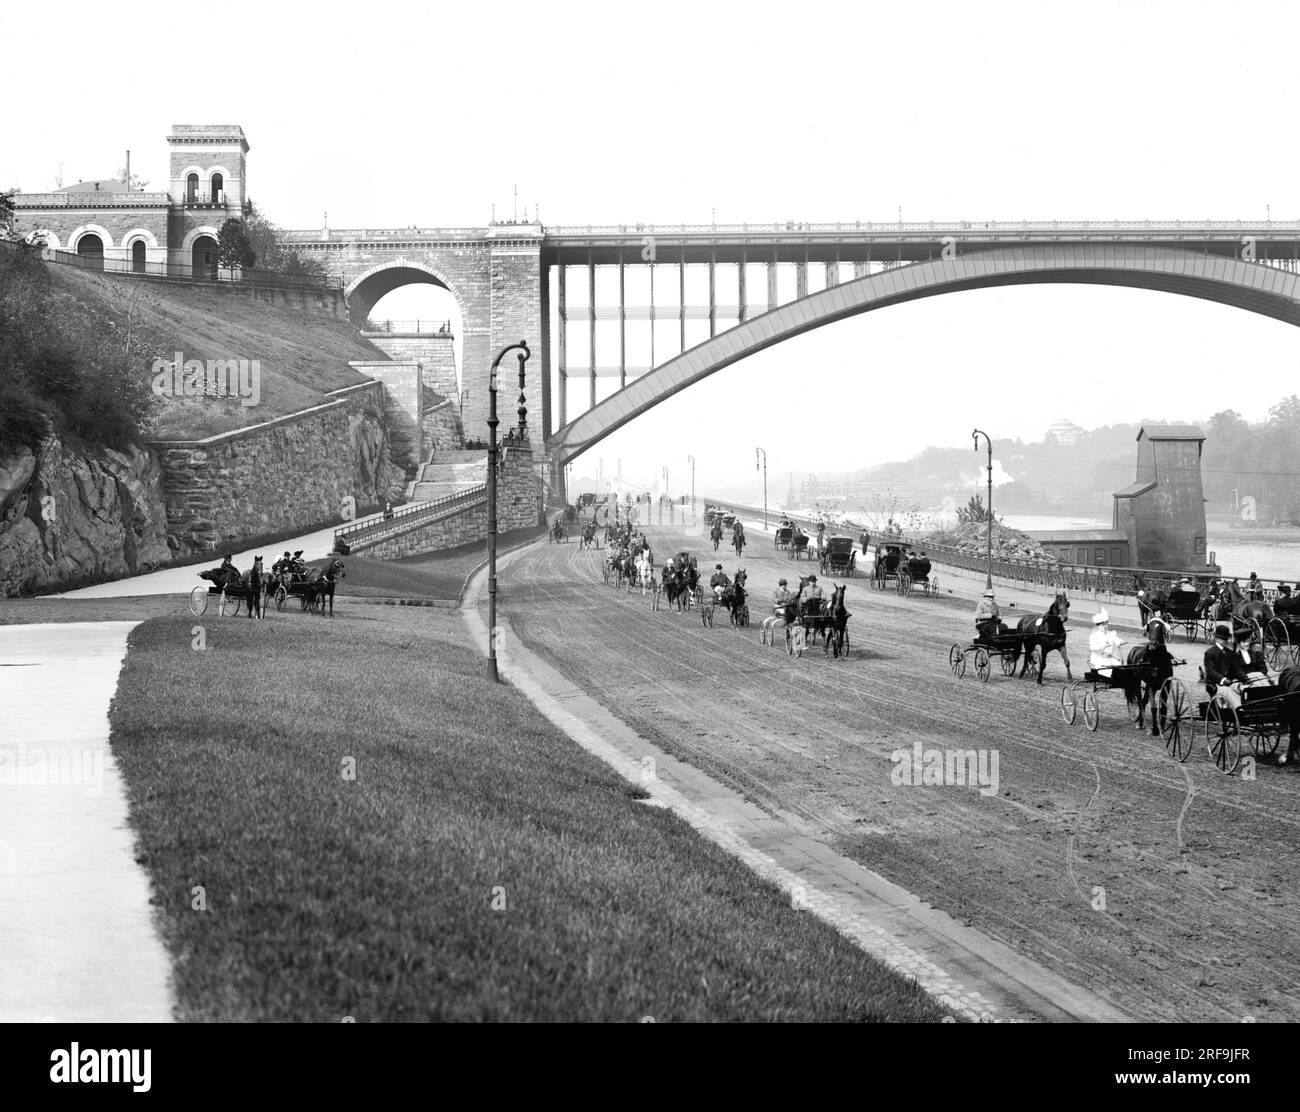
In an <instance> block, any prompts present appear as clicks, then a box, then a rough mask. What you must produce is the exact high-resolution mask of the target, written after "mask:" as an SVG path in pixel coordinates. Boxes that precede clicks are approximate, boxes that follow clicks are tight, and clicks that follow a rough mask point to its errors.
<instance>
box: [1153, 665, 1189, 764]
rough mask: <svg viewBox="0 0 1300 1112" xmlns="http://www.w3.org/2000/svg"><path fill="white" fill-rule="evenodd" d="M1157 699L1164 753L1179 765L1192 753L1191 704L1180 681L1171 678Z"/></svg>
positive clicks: (1163, 686)
mask: <svg viewBox="0 0 1300 1112" xmlns="http://www.w3.org/2000/svg"><path fill="white" fill-rule="evenodd" d="M1158 698H1159V701H1160V715H1161V718H1162V719H1163V721H1162V722H1161V724H1160V735H1161V736H1162V737H1163V738H1164V739H1165V752H1166V753H1168V754H1169V755H1170V756H1171V757H1173V758H1174V760H1176V761H1178V763H1179V764H1181V763H1182V762H1183V761H1185V760H1187V758H1188V755H1189V754H1190V753H1191V751H1192V702H1191V700H1190V699H1189V698H1188V697H1187V688H1185V687H1184V686H1183V684H1182V681H1181V680H1176V679H1173V678H1172V677H1171V678H1170V679H1167V680H1165V682H1164V684H1163V685H1162V686H1161V688H1160V694H1159V696H1158Z"/></svg>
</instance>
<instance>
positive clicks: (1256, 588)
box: [1246, 571, 1264, 602]
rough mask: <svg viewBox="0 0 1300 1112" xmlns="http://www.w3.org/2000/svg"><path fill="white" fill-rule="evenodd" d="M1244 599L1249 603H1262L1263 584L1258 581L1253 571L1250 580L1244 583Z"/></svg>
mask: <svg viewBox="0 0 1300 1112" xmlns="http://www.w3.org/2000/svg"><path fill="white" fill-rule="evenodd" d="M1246 599H1247V601H1249V602H1263V601H1264V584H1263V583H1261V582H1260V581H1259V576H1258V575H1256V574H1255V573H1254V572H1253V571H1252V572H1251V573H1250V578H1249V579H1248V580H1247V581H1246Z"/></svg>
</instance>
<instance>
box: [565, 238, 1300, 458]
mask: <svg viewBox="0 0 1300 1112" xmlns="http://www.w3.org/2000/svg"><path fill="white" fill-rule="evenodd" d="M1252 248H1253V243H1247V244H1244V245H1243V246H1242V248H1241V250H1240V254H1245V255H1247V256H1251V255H1253V250H1252ZM1043 283H1077V284H1089V285H1107V286H1128V287H1131V288H1134V289H1146V290H1156V291H1161V292H1165V293H1175V294H1183V295H1185V296H1188V297H1197V298H1201V299H1203V300H1207V301H1215V302H1218V303H1220V304H1223V305H1230V306H1233V307H1235V308H1239V309H1244V310H1246V311H1247V312H1252V313H1258V314H1260V315H1263V316H1267V317H1272V318H1273V319H1275V320H1281V321H1285V322H1286V323H1288V324H1293V325H1300V273H1297V272H1296V271H1295V270H1294V269H1291V268H1289V267H1280V266H1277V265H1269V264H1267V263H1264V262H1257V261H1253V260H1252V259H1250V258H1241V257H1238V256H1237V255H1227V254H1210V253H1198V252H1195V251H1190V250H1185V249H1180V248H1176V247H1166V246H1151V245H1145V244H1138V243H1127V244H1125V243H1065V244H1046V243H1030V244H1025V245H1023V246H1017V247H1005V248H994V249H988V250H976V251H970V252H968V253H958V251H957V249H956V243H955V242H947V243H944V244H943V246H942V250H941V253H940V257H939V258H937V259H930V260H927V261H920V262H915V263H912V264H911V265H904V266H898V267H895V268H893V269H889V270H885V271H882V272H880V273H877V274H871V275H867V276H864V277H860V278H855V279H853V280H851V281H848V282H845V283H843V284H840V285H835V286H830V287H828V288H827V289H824V290H822V291H819V292H817V293H813V294H809V295H806V296H804V297H801V298H799V299H798V300H796V301H793V302H790V303H788V304H785V305H781V306H779V307H777V308H775V309H772V310H770V311H768V312H766V313H763V314H762V315H760V316H757V317H754V318H752V319H750V320H744V321H742V322H741V323H739V324H738V325H736V326H735V327H734V328H731V329H729V330H727V331H725V332H722V333H720V334H718V335H715V336H712V337H711V338H709V339H708V340H705V341H704V342H703V343H700V344H698V345H696V346H695V347H693V348H691V349H690V350H688V351H685V352H683V353H682V354H680V355H678V356H676V357H675V358H672V359H669V360H668V361H667V362H665V363H663V364H661V365H659V366H656V367H654V368H653V369H651V370H650V371H649V372H648V373H646V374H643V375H642V376H640V377H639V378H636V379H635V380H634V381H632V382H631V383H629V384H628V385H626V386H624V387H623V388H622V389H620V390H619V391H618V392H617V393H615V394H613V395H612V396H611V397H609V398H607V399H606V400H605V401H602V402H600V403H599V404H595V405H593V406H592V407H591V408H590V409H588V410H587V411H586V412H585V413H583V414H582V415H581V416H579V417H578V418H576V419H575V420H573V421H570V422H568V423H567V424H565V425H564V426H563V427H561V428H560V429H558V430H556V432H555V433H554V434H553V435H552V436H550V437H548V438H547V440H546V448H547V455H548V456H549V457H550V459H551V461H552V464H553V466H555V467H556V468H562V467H563V466H564V465H565V464H566V463H568V462H569V461H571V460H572V459H574V458H575V457H577V456H579V455H581V454H582V453H583V452H585V451H587V450H588V449H589V448H591V447H593V446H594V445H595V444H597V443H598V442H599V441H600V440H602V439H603V438H604V437H606V436H608V435H610V434H611V433H612V432H614V431H615V430H617V429H619V428H621V427H622V426H623V425H625V424H627V423H628V422H629V421H632V420H634V419H635V418H636V417H638V416H640V415H641V414H643V413H645V412H647V411H648V410H650V409H652V408H654V406H656V405H658V404H659V403H660V402H662V401H664V400H665V399H667V398H670V397H672V396H673V395H674V394H676V393H678V392H680V391H682V390H685V389H686V388H687V387H689V386H691V385H693V384H694V383H696V382H699V381H700V380H701V379H704V378H707V377H708V376H709V375H711V374H714V373H715V372H717V371H720V370H722V368H724V367H727V366H730V365H731V364H733V363H736V362H738V361H739V360H741V359H744V358H745V357H746V356H748V355H752V354H754V353H755V352H758V351H762V350H763V349H765V348H768V347H772V346H773V345H775V344H778V343H781V342H782V341H783V340H788V339H790V338H791V337H794V336H798V335H800V334H802V333H805V332H810V331H812V330H813V329H815V328H820V327H822V326H823V325H827V324H832V323H834V322H836V321H840V320H845V319H847V318H849V317H853V316H857V315H858V314H860V313H867V312H872V311H874V310H877V309H883V308H886V307H887V306H890V305H898V304H902V303H904V302H908V301H915V300H918V299H920V298H924V297H935V296H938V295H941V294H945V293H956V292H958V291H962V290H974V289H985V288H990V287H995V286H1012V285H1030V284H1043ZM562 373H563V372H562Z"/></svg>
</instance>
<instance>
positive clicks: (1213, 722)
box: [1179, 674, 1300, 776]
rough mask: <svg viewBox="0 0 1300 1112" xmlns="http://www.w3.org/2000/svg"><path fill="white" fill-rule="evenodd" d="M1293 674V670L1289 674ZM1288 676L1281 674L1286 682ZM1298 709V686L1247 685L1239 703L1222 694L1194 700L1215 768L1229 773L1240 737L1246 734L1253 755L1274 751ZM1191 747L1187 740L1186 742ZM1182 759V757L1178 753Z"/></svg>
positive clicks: (1237, 761)
mask: <svg viewBox="0 0 1300 1112" xmlns="http://www.w3.org/2000/svg"><path fill="white" fill-rule="evenodd" d="M1291 675H1293V674H1291ZM1287 679H1288V677H1285V676H1284V677H1283V681H1284V682H1286V681H1287ZM1298 713H1300V690H1283V689H1282V688H1280V687H1247V688H1246V689H1245V690H1243V691H1242V693H1241V706H1240V707H1236V708H1234V707H1232V706H1230V705H1229V704H1228V702H1227V701H1226V700H1225V699H1224V698H1223V697H1222V696H1218V695H1216V696H1214V697H1213V698H1211V699H1207V700H1206V701H1205V702H1202V703H1198V704H1197V708H1196V714H1197V717H1198V718H1200V719H1201V720H1202V721H1204V723H1205V741H1206V745H1207V746H1208V748H1209V750H1210V758H1211V759H1212V760H1213V761H1214V764H1215V766H1216V767H1217V768H1218V770H1219V771H1220V772H1222V773H1224V774H1225V775H1228V776H1231V775H1232V773H1234V772H1236V771H1237V767H1238V766H1239V765H1240V764H1241V750H1242V738H1245V737H1248V738H1250V743H1251V748H1252V749H1254V751H1255V756H1256V757H1257V758H1263V757H1271V756H1272V755H1273V754H1274V753H1276V752H1277V749H1278V746H1279V745H1280V744H1281V742H1282V736H1283V734H1287V733H1289V732H1290V730H1291V722H1292V721H1293V719H1294V717H1295V716H1296V715H1297V714H1298ZM1188 748H1189V749H1190V748H1191V743H1190V742H1189V743H1188ZM1179 759H1180V760H1186V757H1185V756H1184V757H1180V758H1179Z"/></svg>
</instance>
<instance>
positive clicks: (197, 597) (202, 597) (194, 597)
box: [190, 587, 208, 618]
mask: <svg viewBox="0 0 1300 1112" xmlns="http://www.w3.org/2000/svg"><path fill="white" fill-rule="evenodd" d="M207 608H208V589H207V588H206V587H195V588H194V590H192V591H191V592H190V613H191V614H193V615H194V616H195V617H196V618H197V617H199V616H200V615H201V614H203V612H204V611H205V610H207Z"/></svg>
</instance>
